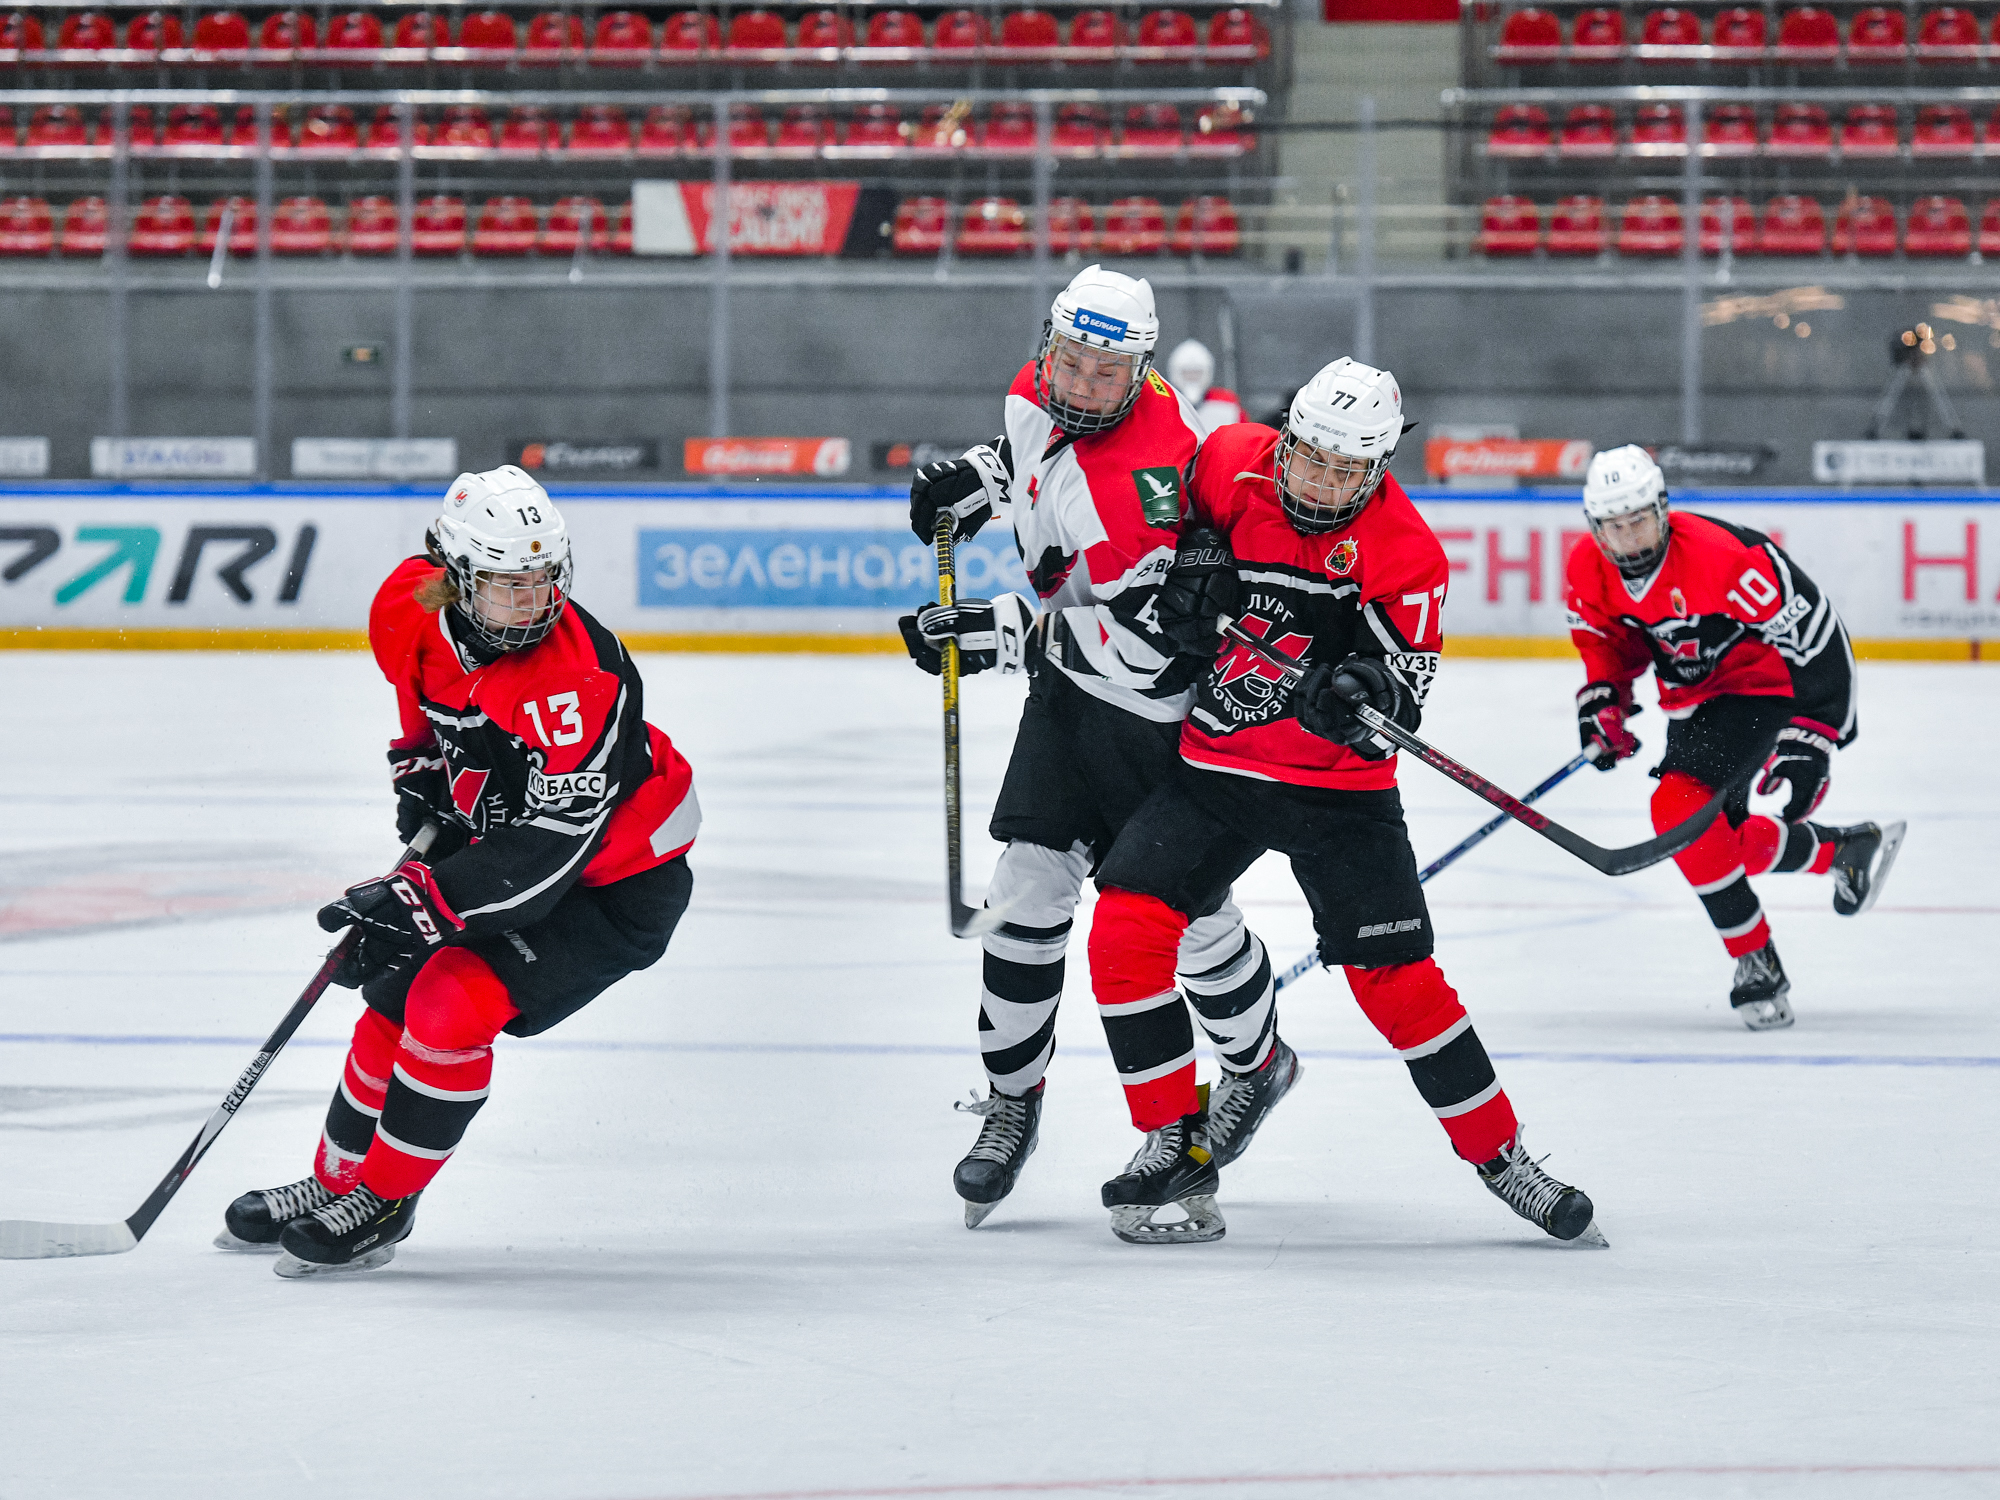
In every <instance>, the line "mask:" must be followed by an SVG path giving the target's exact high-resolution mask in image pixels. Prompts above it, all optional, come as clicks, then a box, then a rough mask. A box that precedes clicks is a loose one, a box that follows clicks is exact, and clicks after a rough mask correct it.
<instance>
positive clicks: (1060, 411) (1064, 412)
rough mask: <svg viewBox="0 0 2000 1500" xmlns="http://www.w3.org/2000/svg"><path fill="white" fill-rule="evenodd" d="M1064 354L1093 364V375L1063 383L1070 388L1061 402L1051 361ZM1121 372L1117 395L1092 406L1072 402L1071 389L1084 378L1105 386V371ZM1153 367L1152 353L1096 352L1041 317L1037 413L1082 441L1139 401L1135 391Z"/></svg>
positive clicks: (1113, 423) (1119, 418) (1099, 349)
mask: <svg viewBox="0 0 2000 1500" xmlns="http://www.w3.org/2000/svg"><path fill="white" fill-rule="evenodd" d="M1065 356H1074V358H1075V359H1076V360H1077V361H1079V362H1081V361H1083V360H1086V359H1087V360H1091V361H1094V363H1095V365H1096V369H1097V371H1098V372H1100V373H1098V374H1096V375H1093V376H1079V377H1073V378H1071V379H1069V380H1066V381H1065V383H1066V384H1069V385H1070V388H1071V393H1072V399H1065V398H1064V397H1063V396H1062V395H1061V394H1059V393H1058V392H1057V389H1056V384H1057V377H1056V373H1055V371H1056V363H1057V361H1059V360H1061V359H1063V358H1064V357H1065ZM1121 368H1122V369H1123V370H1125V371H1126V375H1125V379H1124V390H1123V393H1122V394H1119V393H1116V392H1110V391H1107V392H1106V393H1105V396H1104V400H1105V402H1106V403H1107V404H1105V405H1104V406H1103V407H1101V408H1093V407H1088V406H1081V405H1078V404H1076V401H1075V400H1074V399H1073V397H1074V395H1075V394H1076V386H1077V385H1080V384H1082V383H1083V382H1084V381H1086V380H1088V381H1090V382H1091V383H1093V384H1097V383H1102V384H1107V385H1108V384H1109V383H1110V378H1109V376H1110V372H1112V371H1115V370H1118V369H1121ZM1152 368H1153V352H1152V350H1150V349H1148V350H1146V351H1145V352H1143V353H1138V354H1135V353H1132V352H1130V351H1128V350H1117V349H1107V348H1102V347H1100V346H1098V345H1095V344H1090V343H1087V342H1085V341H1084V340H1082V339H1077V338H1072V337H1070V336H1069V335H1068V334H1066V333H1063V332H1060V331H1059V330H1058V329H1057V328H1056V325H1055V320H1054V319H1053V318H1044V319H1042V347H1041V352H1040V353H1038V354H1037V355H1036V356H1035V399H1036V401H1038V402H1039V403H1041V407H1042V410H1044V411H1046V412H1047V413H1048V414H1049V415H1050V416H1051V417H1053V418H1055V421H1056V425H1057V426H1058V427H1060V428H1062V430H1063V431H1064V432H1066V433H1068V434H1070V436H1072V437H1085V436H1088V435H1089V434H1091V433H1093V432H1106V431H1109V430H1110V429H1111V428H1113V427H1116V426H1117V425H1118V424H1119V423H1120V422H1122V421H1124V420H1125V418H1126V416H1127V415H1128V414H1129V413H1130V412H1131V410H1132V407H1133V405H1134V404H1135V403H1136V402H1137V401H1138V399H1139V391H1140V389H1141V388H1142V387H1143V386H1144V385H1145V383H1146V376H1147V374H1148V373H1149V372H1150V371H1151V370H1152Z"/></svg>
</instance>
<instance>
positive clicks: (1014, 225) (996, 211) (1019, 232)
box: [958, 198, 1033, 255]
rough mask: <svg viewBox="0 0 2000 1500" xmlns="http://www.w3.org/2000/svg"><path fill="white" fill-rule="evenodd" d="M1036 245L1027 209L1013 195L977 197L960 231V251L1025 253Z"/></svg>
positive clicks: (978, 253) (967, 205)
mask: <svg viewBox="0 0 2000 1500" xmlns="http://www.w3.org/2000/svg"><path fill="white" fill-rule="evenodd" d="M1032 248H1033V244H1032V241H1031V239H1030V237H1029V234H1028V213H1027V210H1026V209H1024V208H1022V207H1021V205H1020V204H1018V203H1016V202H1015V201H1014V200H1013V199H1012V198H975V199H973V200H972V202H970V203H968V204H966V206H965V218H964V220H963V221H962V222H961V224H960V226H959V231H958V253H959V254H960V255H1025V254H1026V253H1027V252H1028V251H1029V250H1030V249H1032Z"/></svg>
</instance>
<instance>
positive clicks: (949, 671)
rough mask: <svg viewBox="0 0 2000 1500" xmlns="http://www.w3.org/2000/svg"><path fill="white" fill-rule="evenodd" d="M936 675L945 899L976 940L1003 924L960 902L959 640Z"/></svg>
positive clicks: (948, 585)
mask: <svg viewBox="0 0 2000 1500" xmlns="http://www.w3.org/2000/svg"><path fill="white" fill-rule="evenodd" d="M953 525H954V519H953V517H952V514H951V512H949V511H940V512H939V514H938V521H937V532H936V538H937V541H936V545H937V575H938V603H939V604H941V605H945V606H950V605H951V604H954V603H956V602H957V597H958V562H957V556H956V553H957V549H956V547H955V546H954V544H953V539H952V527H953ZM938 655H939V657H940V658H942V660H941V661H940V663H939V666H940V670H939V672H938V675H939V676H940V677H942V678H943V679H944V898H945V903H946V905H947V906H948V907H949V909H950V912H951V935H952V936H953V937H962V938H963V937H980V936H982V935H984V934H986V933H989V932H991V931H993V930H994V929H995V928H997V927H998V926H999V925H1000V923H1001V921H1002V920H1003V915H1002V913H1000V912H997V911H993V910H991V909H982V910H978V911H975V910H973V908H971V907H970V906H967V905H966V904H965V861H964V858H963V856H962V853H961V848H962V841H961V838H960V824H961V822H962V817H961V812H962V807H963V803H962V800H961V798H960V796H959V772H958V682H959V671H958V639H957V637H955V636H947V637H945V641H944V644H943V645H942V646H940V647H939V648H938Z"/></svg>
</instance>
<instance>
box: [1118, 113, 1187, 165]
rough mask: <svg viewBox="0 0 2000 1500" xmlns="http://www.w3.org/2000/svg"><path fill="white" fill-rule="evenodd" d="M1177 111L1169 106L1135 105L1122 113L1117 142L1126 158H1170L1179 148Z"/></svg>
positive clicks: (1180, 137)
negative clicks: (1123, 125) (1123, 114)
mask: <svg viewBox="0 0 2000 1500" xmlns="http://www.w3.org/2000/svg"><path fill="white" fill-rule="evenodd" d="M1181 140H1182V133H1181V112H1180V111H1179V110H1178V109H1176V108H1174V106H1173V105H1171V104H1135V105H1133V106H1132V107H1131V108H1130V109H1128V110H1126V111H1125V130H1124V136H1123V140H1122V142H1121V144H1122V146H1123V148H1124V151H1125V154H1126V155H1128V156H1171V155H1173V153H1174V152H1176V151H1178V150H1180V149H1181Z"/></svg>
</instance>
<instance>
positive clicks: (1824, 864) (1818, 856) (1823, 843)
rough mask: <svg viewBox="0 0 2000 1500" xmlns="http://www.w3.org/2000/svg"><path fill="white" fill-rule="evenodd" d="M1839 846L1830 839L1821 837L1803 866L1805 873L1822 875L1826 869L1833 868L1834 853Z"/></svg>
mask: <svg viewBox="0 0 2000 1500" xmlns="http://www.w3.org/2000/svg"><path fill="white" fill-rule="evenodd" d="M1839 847H1840V846H1839V845H1838V844H1836V843H1834V841H1833V840H1832V839H1821V840H1820V841H1819V847H1818V848H1817V849H1815V850H1813V857H1812V859H1811V861H1810V862H1809V863H1808V864H1807V865H1806V867H1805V868H1806V873H1807V874H1810V875H1824V874H1825V873H1826V872H1827V871H1828V870H1831V869H1832V868H1833V856H1834V853H1835V851H1836V850H1838V849H1839Z"/></svg>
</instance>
